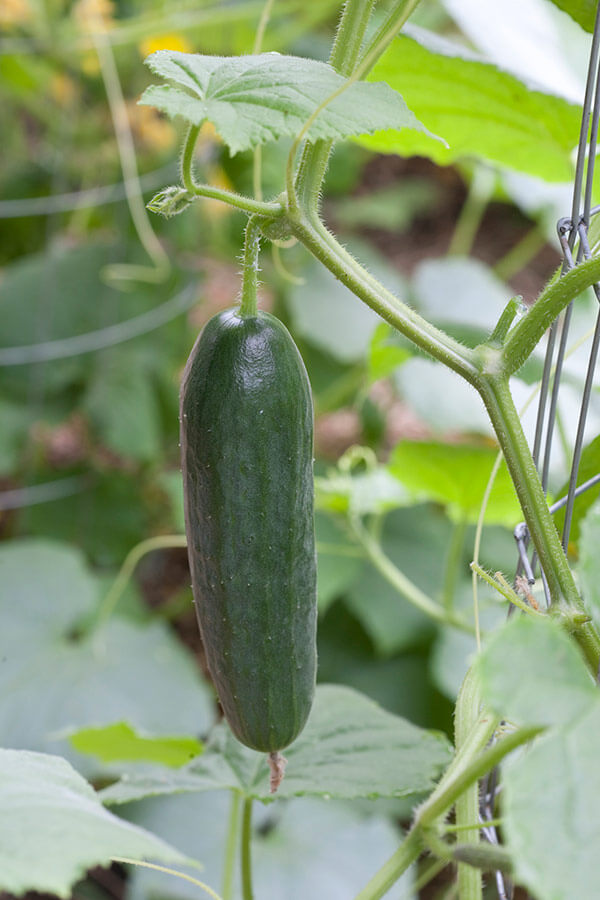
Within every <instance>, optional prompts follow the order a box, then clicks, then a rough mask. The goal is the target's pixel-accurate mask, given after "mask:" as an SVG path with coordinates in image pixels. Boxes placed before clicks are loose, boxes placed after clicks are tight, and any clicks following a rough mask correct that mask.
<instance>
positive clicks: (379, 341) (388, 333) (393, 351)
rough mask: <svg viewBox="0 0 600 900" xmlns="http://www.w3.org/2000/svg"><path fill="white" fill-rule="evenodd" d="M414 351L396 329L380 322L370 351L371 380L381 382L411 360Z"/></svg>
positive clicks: (374, 333)
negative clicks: (381, 379) (380, 380)
mask: <svg viewBox="0 0 600 900" xmlns="http://www.w3.org/2000/svg"><path fill="white" fill-rule="evenodd" d="M413 353H414V350H413V349H412V348H411V346H410V344H409V343H408V341H407V340H406V338H404V337H403V336H402V335H401V334H399V333H398V332H397V331H396V329H395V328H392V327H391V325H388V324H387V322H380V323H379V325H378V326H377V327H376V328H375V331H374V332H373V336H372V337H371V342H370V344H369V350H368V368H369V380H370V381H379V379H380V378H386V377H387V376H388V375H391V373H392V372H393V371H394V370H395V369H397V368H398V366H401V365H402V364H403V363H405V362H406V360H407V359H410V358H411V356H413Z"/></svg>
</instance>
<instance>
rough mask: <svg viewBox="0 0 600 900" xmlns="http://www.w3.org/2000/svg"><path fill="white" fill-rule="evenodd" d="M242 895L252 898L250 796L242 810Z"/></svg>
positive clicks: (245, 897) (251, 899)
mask: <svg viewBox="0 0 600 900" xmlns="http://www.w3.org/2000/svg"><path fill="white" fill-rule="evenodd" d="M241 837H242V849H241V864H242V897H243V900H254V894H253V891H252V797H246V798H245V799H244V807H243V812H242V835H241Z"/></svg>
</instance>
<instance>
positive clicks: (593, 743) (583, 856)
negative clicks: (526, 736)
mask: <svg viewBox="0 0 600 900" xmlns="http://www.w3.org/2000/svg"><path fill="white" fill-rule="evenodd" d="M547 676H548V681H549V684H550V685H554V683H555V682H554V673H553V672H552V670H551V669H550V668H549V669H548V670H547ZM599 745H600V705H598V704H597V703H596V704H594V705H593V707H592V709H590V710H589V711H588V712H587V714H586V715H584V716H582V717H581V718H579V719H578V720H577V721H575V722H572V723H571V724H570V725H569V726H568V727H567V728H562V729H560V730H559V731H558V732H553V733H550V734H548V735H545V736H544V737H542V738H540V739H538V740H537V741H536V743H535V744H534V746H533V747H532V748H530V749H529V750H528V752H527V753H524V754H520V755H518V756H517V757H516V758H514V759H511V760H509V762H508V763H507V764H505V766H504V767H503V783H504V790H503V792H502V798H503V800H502V814H503V815H502V818H503V829H502V830H503V834H504V838H505V841H506V843H507V846H508V849H509V850H511V851H512V855H513V859H514V862H515V877H516V879H517V880H518V882H519V883H521V884H523V885H524V886H525V887H527V888H528V889H529V890H530V891H531V893H532V894H533V895H534V896H535V897H539V898H544V900H573V898H575V897H581V898H582V900H583V898H584V897H585V898H588V897H589V898H590V900H591V898H592V897H596V896H597V894H598V884H599V883H600V855H599V854H598V846H599V844H600V814H599V809H598V797H599V796H600V767H599V766H598V746H599Z"/></svg>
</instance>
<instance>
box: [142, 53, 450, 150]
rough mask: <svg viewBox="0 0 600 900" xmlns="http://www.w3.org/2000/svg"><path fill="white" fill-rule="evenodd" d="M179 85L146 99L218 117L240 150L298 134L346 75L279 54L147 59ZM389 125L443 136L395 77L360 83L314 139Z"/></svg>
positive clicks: (321, 121)
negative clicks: (413, 106)
mask: <svg viewBox="0 0 600 900" xmlns="http://www.w3.org/2000/svg"><path fill="white" fill-rule="evenodd" d="M146 62H147V64H148V66H149V67H150V69H151V70H152V72H154V74H155V75H160V76H161V77H162V78H165V79H166V80H167V81H169V82H173V84H169V85H152V86H151V87H149V88H147V89H146V91H145V92H144V94H143V95H142V98H141V100H140V103H142V104H145V105H149V106H155V107H157V109H160V110H162V111H163V112H165V113H167V115H169V116H171V117H174V116H182V117H183V118H184V119H186V120H187V121H188V122H190V123H191V124H193V125H201V124H202V123H203V122H205V121H209V122H212V123H213V125H214V126H215V128H216V130H217V132H218V133H219V135H220V136H221V137H222V139H223V141H224V142H225V143H226V144H227V146H228V147H229V149H230V151H231V153H232V154H235V153H239V152H240V151H241V150H249V149H251V148H252V147H256V146H258V145H259V144H264V143H266V142H267V141H273V140H277V139H278V138H281V137H294V136H295V135H296V134H297V133H298V132H299V131H300V130H301V128H302V127H303V125H304V124H305V122H306V121H307V119H308V118H309V117H310V116H311V115H312V113H313V112H314V111H315V109H317V107H318V106H319V105H320V104H321V103H322V102H323V101H324V100H325V99H326V98H327V97H328V96H329V95H330V94H332V93H333V92H334V91H335V90H337V89H338V88H339V87H341V86H342V85H343V84H344V81H345V79H344V78H342V76H341V75H338V74H337V72H335V70H334V69H333V68H332V67H331V66H329V65H328V64H327V63H323V62H318V61H317V60H314V59H303V58H301V57H299V56H282V55H280V54H279V53H260V54H257V55H254V56H252V55H249V56H232V57H227V56H203V55H201V54H193V53H180V52H178V51H175V50H159V51H157V52H156V53H153V54H152V55H151V56H149V57H148V59H147V60H146ZM382 128H395V129H404V128H411V129H416V130H417V131H423V132H425V133H427V134H428V135H429V137H430V139H432V140H434V141H435V140H437V138H435V136H434V135H432V134H431V133H430V132H429V131H427V129H426V128H425V126H424V125H423V124H422V123H421V122H419V121H418V119H417V118H416V117H415V116H414V115H413V113H412V112H411V111H410V109H409V108H408V107H407V105H406V103H405V102H404V100H403V99H402V97H401V96H400V94H398V93H397V92H396V91H395V90H392V88H390V87H389V85H387V84H383V83H379V84H369V83H367V82H357V83H356V84H353V85H351V86H350V87H349V88H348V89H347V90H345V91H344V92H343V93H342V94H340V96H339V97H337V98H336V99H335V100H333V101H332V102H331V103H330V104H329V105H328V106H327V107H326V108H325V109H324V110H323V111H322V112H321V113H320V114H319V116H318V118H317V119H316V120H315V122H314V123H313V124H312V125H311V127H310V131H309V137H310V138H311V139H312V140H317V139H318V138H324V139H326V140H340V139H342V138H346V137H349V136H350V135H358V134H372V133H373V132H374V131H378V130H379V129H382Z"/></svg>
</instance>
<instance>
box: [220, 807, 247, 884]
mask: <svg viewBox="0 0 600 900" xmlns="http://www.w3.org/2000/svg"><path fill="white" fill-rule="evenodd" d="M241 806H242V795H241V794H240V792H239V791H235V790H232V791H231V805H230V808H229V822H228V825H227V840H226V843H225V858H224V860H223V883H222V886H221V893H222V895H223V900H233V879H234V869H235V860H236V856H237V853H236V850H237V842H238V835H239V830H240V812H241Z"/></svg>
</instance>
